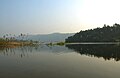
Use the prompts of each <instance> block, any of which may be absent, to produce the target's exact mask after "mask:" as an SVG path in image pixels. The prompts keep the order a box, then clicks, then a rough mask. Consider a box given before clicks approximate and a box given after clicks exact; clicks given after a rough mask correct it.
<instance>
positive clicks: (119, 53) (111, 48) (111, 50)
mask: <svg viewBox="0 0 120 78" xmlns="http://www.w3.org/2000/svg"><path fill="white" fill-rule="evenodd" d="M66 47H68V48H69V49H73V50H75V51H76V52H78V53H80V54H81V55H83V54H84V55H87V56H90V57H93V56H94V57H98V58H99V57H103V58H104V59H105V60H110V59H114V60H115V61H119V60H120V45H115V44H85V45H84V44H71V45H66Z"/></svg>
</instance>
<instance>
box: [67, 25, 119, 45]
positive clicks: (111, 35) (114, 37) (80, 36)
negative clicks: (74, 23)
mask: <svg viewBox="0 0 120 78" xmlns="http://www.w3.org/2000/svg"><path fill="white" fill-rule="evenodd" d="M65 42H67V43H71V42H120V24H117V23H115V24H114V25H113V26H109V25H104V27H103V28H95V29H89V30H85V31H80V32H79V33H76V34H75V35H73V36H70V37H68V38H67V39H66V40H65Z"/></svg>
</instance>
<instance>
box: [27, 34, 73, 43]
mask: <svg viewBox="0 0 120 78" xmlns="http://www.w3.org/2000/svg"><path fill="white" fill-rule="evenodd" d="M72 35H74V33H52V34H38V35H29V36H28V39H29V40H33V41H40V42H60V41H65V39H66V38H67V37H69V36H72Z"/></svg>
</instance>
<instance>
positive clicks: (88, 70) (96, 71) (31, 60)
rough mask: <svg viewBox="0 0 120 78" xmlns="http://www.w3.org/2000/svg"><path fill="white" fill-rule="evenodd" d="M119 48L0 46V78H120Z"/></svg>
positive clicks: (113, 46) (114, 46)
mask: <svg viewBox="0 0 120 78" xmlns="http://www.w3.org/2000/svg"><path fill="white" fill-rule="evenodd" d="M119 51H120V46H117V45H105V44H104V45H102V44H101V45H96V44H94V45H92V44H89V45H87V44H84V45H79V44H78V45H74V44H71V45H66V46H57V45H56V46H47V45H40V46H24V47H14V48H8V47H7V48H5V47H0V78H120V74H119V72H120V70H119V69H120V61H118V60H120V53H119ZM78 53H79V54H78ZM86 56H90V57H86ZM93 56H94V57H93ZM91 57H93V58H91ZM96 57H98V58H99V57H103V58H104V59H105V60H109V61H105V60H104V59H103V58H99V59H98V58H96ZM110 59H115V61H117V62H115V61H113V60H110Z"/></svg>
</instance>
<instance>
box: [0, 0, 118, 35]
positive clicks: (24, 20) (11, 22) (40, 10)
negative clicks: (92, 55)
mask: <svg viewBox="0 0 120 78" xmlns="http://www.w3.org/2000/svg"><path fill="white" fill-rule="evenodd" d="M119 8H120V0H0V35H3V34H5V33H11V34H19V33H29V34H43V33H44V34H47V33H53V32H63V33H68V32H69V33H70V32H78V31H80V30H84V29H89V28H96V27H102V26H103V24H109V25H112V24H114V23H120V10H119Z"/></svg>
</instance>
